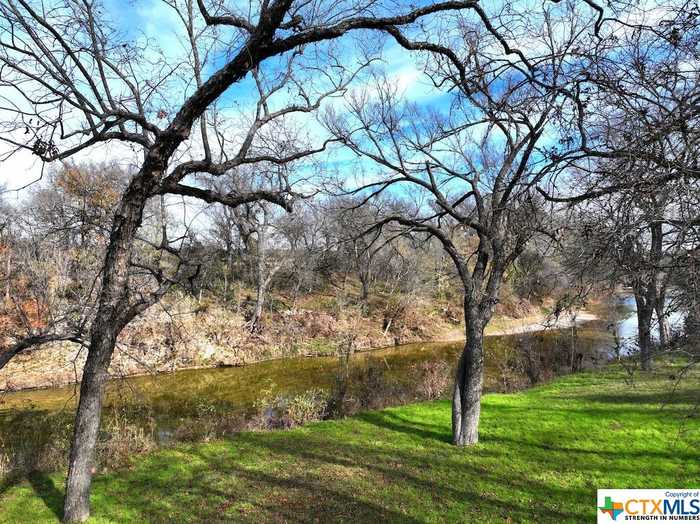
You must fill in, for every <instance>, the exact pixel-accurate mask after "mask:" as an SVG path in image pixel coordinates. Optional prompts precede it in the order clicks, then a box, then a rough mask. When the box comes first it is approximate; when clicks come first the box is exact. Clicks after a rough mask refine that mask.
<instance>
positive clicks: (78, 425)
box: [63, 322, 116, 522]
mask: <svg viewBox="0 0 700 524" xmlns="http://www.w3.org/2000/svg"><path fill="white" fill-rule="evenodd" d="M109 324H110V323H109V322H108V323H106V325H96V326H95V331H94V333H95V334H94V335H93V337H92V340H91V341H90V349H89V351H88V358H87V361H86V362H85V368H84V369H83V379H82V382H81V385H80V402H79V404H78V411H77V413H76V417H75V428H74V430H73V443H72V446H71V451H70V457H69V461H68V481H67V484H66V500H65V506H64V517H63V518H64V521H65V522H84V521H85V520H87V518H88V517H89V516H90V484H91V481H92V474H93V473H94V466H93V463H94V454H95V446H96V444H97V436H98V433H99V429H100V414H101V411H102V395H103V390H104V383H105V380H106V378H107V369H108V368H109V362H110V360H111V357H112V352H113V351H114V345H115V343H116V336H115V334H114V328H113V326H111V325H109Z"/></svg>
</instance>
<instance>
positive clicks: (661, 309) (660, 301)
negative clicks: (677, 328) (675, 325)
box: [654, 289, 669, 348]
mask: <svg viewBox="0 0 700 524" xmlns="http://www.w3.org/2000/svg"><path fill="white" fill-rule="evenodd" d="M654 309H655V310H656V321H657V322H658V325H659V344H660V345H661V347H662V348H663V347H666V345H667V344H668V336H669V330H668V320H667V319H666V312H665V309H666V291H665V290H663V289H662V290H661V291H659V292H658V294H657V296H656V304H655V305H654Z"/></svg>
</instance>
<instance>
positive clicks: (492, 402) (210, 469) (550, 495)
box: [0, 368, 700, 523]
mask: <svg viewBox="0 0 700 524" xmlns="http://www.w3.org/2000/svg"><path fill="white" fill-rule="evenodd" d="M673 372H674V370H673V369H670V368H666V369H664V370H663V372H658V373H657V374H656V375H655V376H654V377H652V378H649V379H645V380H642V381H639V382H638V383H637V385H636V387H632V386H630V385H628V384H626V383H625V382H624V381H623V380H622V373H621V372H620V371H619V370H617V369H613V368H610V369H607V370H606V371H604V372H598V373H586V374H579V375H574V376H569V377H567V378H563V379H561V380H558V381H556V382H554V383H552V384H549V385H546V386H542V387H539V388H536V389H533V390H530V391H527V392H524V393H518V394H512V395H501V394H493V395H487V396H486V397H485V398H484V402H483V411H482V423H481V442H480V443H479V444H478V445H477V446H475V447H473V448H470V449H457V448H455V447H453V446H451V445H450V444H449V438H450V433H449V425H450V405H449V403H448V402H445V401H439V402H429V403H421V404H414V405H410V406H404V407H400V408H392V409H386V410H383V411H376V412H367V413H364V414H361V415H359V416H356V417H352V418H348V419H346V420H342V421H329V422H321V423H315V424H311V425H308V426H306V427H303V428H299V429H296V430H292V431H280V432H268V433H243V434H241V435H239V436H237V437H235V438H233V439H232V440H227V441H218V442H213V443H207V444H197V445H188V446H179V447H176V448H173V449H169V450H163V451H158V452H155V453H153V454H150V455H147V456H140V457H136V458H135V459H134V461H133V464H132V466H131V467H130V468H127V469H125V470H121V471H116V472H111V473H108V474H102V475H98V476H96V477H95V480H94V488H93V495H92V508H93V515H94V518H93V521H94V522H139V523H141V522H207V523H209V522H232V521H233V522H251V523H258V522H321V523H325V522H371V523H380V522H404V523H415V522H592V521H594V519H595V494H596V491H595V490H596V488H606V487H607V488H612V487H614V488H634V487H638V488H698V487H700V446H699V445H698V444H700V420H699V419H698V418H697V416H695V417H690V418H689V417H688V415H689V413H692V407H693V406H694V405H696V404H695V403H696V402H697V398H698V393H699V392H698V386H697V377H691V378H689V379H688V380H686V381H685V382H684V383H683V384H684V385H683V387H682V388H680V389H679V390H678V391H677V392H676V393H675V394H670V393H669V391H670V389H671V385H672V381H671V380H669V378H668V376H669V374H670V373H673ZM62 496H63V475H62V474H53V475H41V474H36V475H34V476H32V477H31V478H29V479H27V480H25V481H22V482H21V483H19V484H15V485H11V486H8V487H6V488H5V489H4V492H3V491H0V522H12V523H16V522H31V523H39V522H55V521H56V520H57V518H58V517H57V515H59V514H60V512H61V503H62Z"/></svg>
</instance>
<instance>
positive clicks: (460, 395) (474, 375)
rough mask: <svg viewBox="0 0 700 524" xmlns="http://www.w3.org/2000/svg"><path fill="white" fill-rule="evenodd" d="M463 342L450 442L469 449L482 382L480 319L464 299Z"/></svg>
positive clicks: (476, 434)
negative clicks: (464, 326)
mask: <svg viewBox="0 0 700 524" xmlns="http://www.w3.org/2000/svg"><path fill="white" fill-rule="evenodd" d="M464 320H465V323H466V336H467V340H466V342H465V344H464V351H462V355H461V356H460V358H459V363H458V365H457V375H456V378H455V386H454V394H453V397H452V443H453V444H455V445H457V446H470V445H472V444H476V443H477V442H478V441H479V415H480V413H481V388H482V385H483V381H484V319H483V315H482V314H481V313H480V312H479V310H478V308H477V307H475V306H472V305H468V304H467V303H466V300H465V305H464Z"/></svg>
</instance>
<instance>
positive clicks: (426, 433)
mask: <svg viewBox="0 0 700 524" xmlns="http://www.w3.org/2000/svg"><path fill="white" fill-rule="evenodd" d="M353 418H355V419H359V420H361V421H363V422H366V423H368V424H372V425H373V426H376V427H380V428H384V429H388V430H390V431H396V432H399V433H403V434H405V435H408V436H410V437H414V438H418V439H432V440H437V441H438V442H442V443H451V442H452V433H451V428H449V427H447V426H443V425H442V424H426V423H424V422H417V421H416V420H412V419H411V418H408V417H402V416H399V415H397V414H396V413H394V412H392V411H366V412H364V413H359V414H357V415H355V416H354V417H353Z"/></svg>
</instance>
